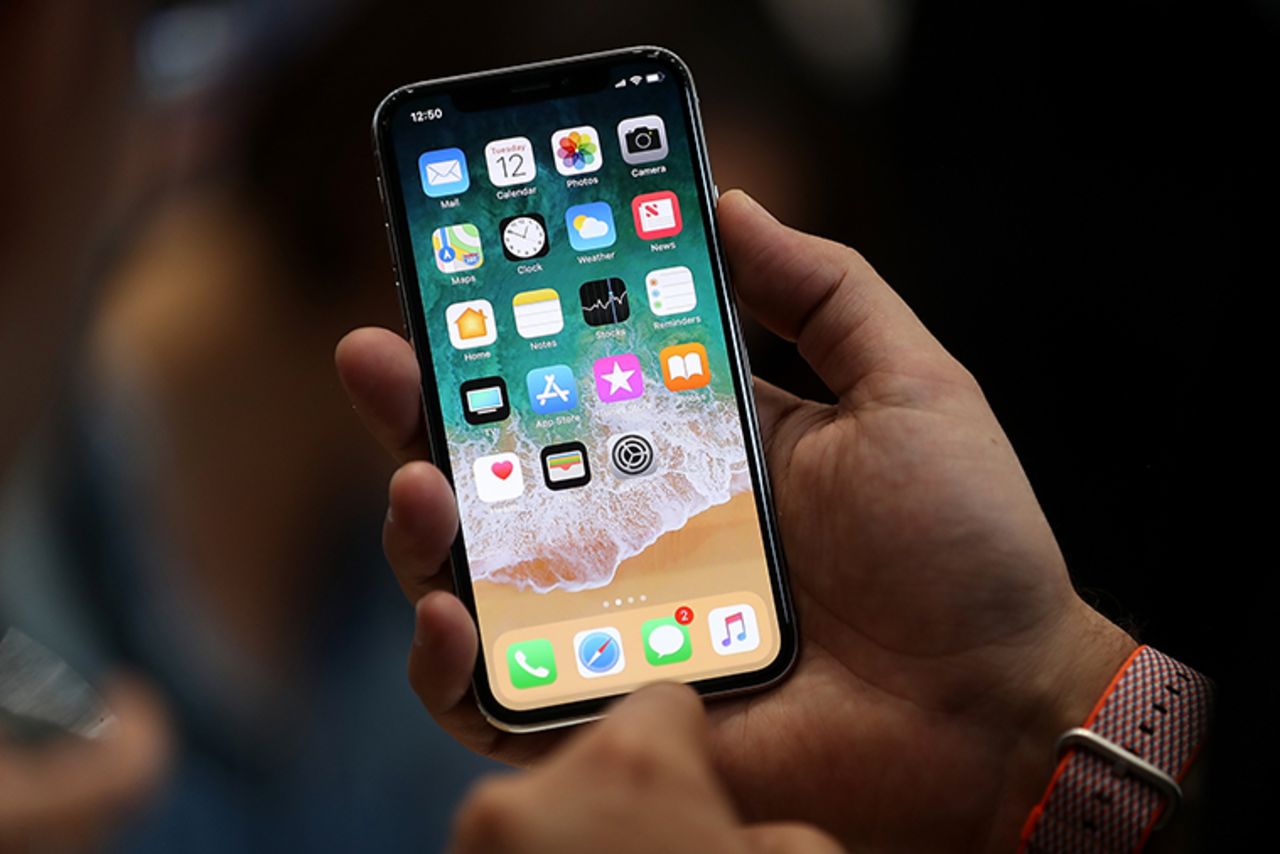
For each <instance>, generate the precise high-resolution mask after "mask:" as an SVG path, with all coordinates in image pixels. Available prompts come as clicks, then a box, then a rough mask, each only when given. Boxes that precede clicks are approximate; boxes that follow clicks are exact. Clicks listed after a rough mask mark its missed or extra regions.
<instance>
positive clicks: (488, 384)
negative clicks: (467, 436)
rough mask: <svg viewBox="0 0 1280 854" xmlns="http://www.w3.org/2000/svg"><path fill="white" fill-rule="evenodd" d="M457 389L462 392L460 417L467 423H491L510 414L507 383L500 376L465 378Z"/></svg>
mask: <svg viewBox="0 0 1280 854" xmlns="http://www.w3.org/2000/svg"><path fill="white" fill-rule="evenodd" d="M458 391H459V392H460V393H461V394H462V417H463V418H465V419H467V423H468V424H492V423H493V422H495V421H502V420H503V419H505V418H506V417H507V416H508V415H510V414H511V401H510V399H509V398H508V397H507V384H506V383H505V382H503V380H502V377H484V378H483V379H478V380H467V381H466V382H465V383H463V384H462V385H461V386H459V387H458Z"/></svg>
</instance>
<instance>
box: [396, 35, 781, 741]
mask: <svg viewBox="0 0 1280 854" xmlns="http://www.w3.org/2000/svg"><path fill="white" fill-rule="evenodd" d="M548 81H549V82H548ZM377 135H378V140H379V150H380V156H381V159H382V163H383V173H384V176H386V180H387V181H388V182H389V183H392V184H394V186H391V187H389V188H388V189H389V190H390V193H389V205H388V207H389V209H390V211H391V217H392V220H393V223H392V227H393V230H394V234H395V237H396V243H397V244H398V249H397V251H396V254H397V255H398V257H399V259H400V263H399V268H400V270H399V272H400V275H401V276H402V278H403V289H404V297H405V301H406V313H407V315H408V316H409V319H410V327H411V331H412V333H413V337H414V343H415V346H416V347H417V348H418V352H419V358H420V360H421V361H422V364H423V370H424V376H425V377H426V380H425V382H424V394H425V396H426V398H427V407H426V408H427V417H428V423H429V426H430V427H431V428H432V433H433V434H434V441H435V443H436V447H437V462H438V463H441V464H442V465H443V467H445V469H446V472H447V473H448V474H449V475H450V476H451V479H452V482H453V484H454V487H455V489H456V492H457V501H458V508H459V512H460V519H461V534H460V538H459V543H458V545H457V546H456V547H455V551H454V562H455V565H456V568H457V570H458V571H459V572H460V573H462V575H463V579H462V581H463V582H464V583H463V584H461V585H460V586H462V587H467V586H469V588H470V589H469V591H468V590H465V589H464V590H460V593H462V594H463V596H464V600H468V601H469V603H470V604H471V605H472V606H473V608H474V611H475V614H476V617H477V620H478V624H479V628H480V637H481V645H482V651H483V659H484V661H483V662H482V667H481V671H480V674H479V675H478V678H477V689H478V691H479V693H480V695H481V704H482V706H485V707H486V709H487V710H488V711H489V712H490V713H491V714H492V715H494V716H495V717H498V718H499V719H500V720H503V721H506V722H508V723H515V724H519V723H536V722H538V721H545V720H551V719H554V718H562V717H565V716H572V715H574V714H583V713H590V712H591V710H592V709H593V708H596V707H598V706H599V701H600V700H602V699H604V698H608V697H612V696H614V695H617V694H621V693H626V692H627V691H629V690H632V689H634V688H635V687H637V686H638V685H640V684H643V683H645V682H650V681H657V680H678V681H684V682H693V683H697V684H698V685H699V687H700V688H702V689H703V690H726V689H733V688H735V687H743V686H749V685H751V684H752V683H753V682H760V681H762V679H767V678H775V677H776V676H777V675H779V674H780V672H781V671H782V670H785V668H786V666H787V664H789V661H790V657H791V655H792V654H793V650H794V637H793V636H792V633H793V627H792V625H791V617H790V615H789V612H788V608H787V607H786V603H785V592H784V590H783V588H782V586H781V577H780V575H781V570H780V566H779V559H778V549H777V547H776V544H775V541H774V537H773V533H772V523H771V515H770V511H769V510H768V500H767V487H766V485H765V483H764V472H763V465H762V462H761V459H760V456H759V449H758V440H757V439H756V438H755V433H754V426H753V425H754V420H753V416H752V414H751V405H750V396H749V394H750V393H749V387H748V386H747V383H749V381H750V380H749V375H748V374H747V373H746V371H745V369H744V367H743V364H742V361H741V356H740V348H739V346H738V345H737V343H736V342H737V340H738V337H737V330H736V322H735V320H734V317H733V314H732V306H731V304H730V302H729V300H728V299H727V297H726V291H725V285H724V282H723V271H722V270H721V267H720V264H719V263H718V260H717V259H718V257H719V256H718V252H717V249H716V242H715V238H714V234H713V227H712V222H713V219H712V217H713V211H712V204H713V194H714V191H713V190H712V188H711V184H710V181H709V179H708V176H707V175H706V174H705V171H704V170H705V166H704V163H705V161H704V159H703V156H702V148H701V146H702V142H701V131H700V125H699V122H698V118H697V112H696V106H695V102H694V98H693V93H692V87H691V84H690V82H689V80H688V78H687V73H686V72H685V70H684V67H683V65H682V64H681V63H679V61H678V60H674V58H673V57H671V56H670V55H669V54H666V53H665V52H660V51H653V50H649V51H634V52H626V53H623V54H614V55H610V56H606V57H603V58H601V57H595V58H589V59H584V60H578V61H572V62H568V63H566V64H560V65H554V66H550V67H549V68H548V67H546V66H543V67H541V68H539V67H534V68H532V69H529V70H526V69H520V70H517V71H515V72H512V73H510V74H507V75H502V74H499V75H488V76H484V77H482V78H473V79H463V80H461V81H455V82H453V83H450V82H447V81H446V82H443V83H436V84H425V85H422V86H416V87H409V88H407V89H402V90H399V91H398V93H397V94H395V95H393V96H392V97H391V98H389V99H388V102H386V103H385V104H384V106H383V108H382V109H381V110H380V111H379V118H378V122H377ZM467 580H469V585H467V584H465V582H466V581H467ZM486 700H488V701H489V702H487V703H486V702H485V701H486ZM494 701H496V703H495V702H494Z"/></svg>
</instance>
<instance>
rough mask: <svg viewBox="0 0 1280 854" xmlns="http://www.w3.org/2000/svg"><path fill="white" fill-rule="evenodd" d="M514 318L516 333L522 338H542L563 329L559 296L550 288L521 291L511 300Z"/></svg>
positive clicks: (562, 313) (562, 314)
mask: <svg viewBox="0 0 1280 854" xmlns="http://www.w3.org/2000/svg"><path fill="white" fill-rule="evenodd" d="M511 309H512V311H513V312H515V316H516V332H519V333H520V336H521V337H522V338H542V337H544V336H547V335H555V334H556V333H557V332H559V331H560V330H562V329H564V312H562V311H561V310H560V294H558V293H556V292H555V291H554V290H552V289H551V288H540V289H538V290H536V291H522V292H521V293H518V294H516V295H515V297H514V298H513V299H512V300H511Z"/></svg>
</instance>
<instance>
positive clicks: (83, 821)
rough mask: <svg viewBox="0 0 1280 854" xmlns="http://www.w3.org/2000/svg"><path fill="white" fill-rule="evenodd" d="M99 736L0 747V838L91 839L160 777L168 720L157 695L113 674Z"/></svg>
mask: <svg viewBox="0 0 1280 854" xmlns="http://www.w3.org/2000/svg"><path fill="white" fill-rule="evenodd" d="M106 701H107V706H108V708H110V709H111V711H112V713H113V715H114V720H113V721H112V722H111V723H110V724H109V725H108V727H107V728H106V729H104V730H103V732H102V733H101V735H100V736H98V737H95V738H93V739H89V740H80V739H76V740H72V739H71V738H68V739H67V740H66V741H63V742H59V743H55V744H51V745H49V746H47V747H43V748H36V749H12V748H9V749H5V750H4V752H3V753H0V837H3V838H5V839H10V840H12V839H17V840H23V839H26V840H30V841H33V842H35V841H39V840H51V839H54V840H56V839H62V840H73V839H74V840H91V839H94V838H95V837H96V836H98V835H99V834H101V833H102V832H104V831H105V830H106V829H107V828H108V827H109V826H111V825H113V824H115V823H116V822H117V821H118V820H119V819H120V814H121V813H122V812H125V811H128V810H129V809H131V808H135V807H137V806H139V805H140V804H141V802H142V801H143V800H144V799H145V797H146V796H147V795H148V794H150V792H151V791H152V790H153V789H154V787H155V786H156V785H157V784H158V782H159V781H160V778H161V777H162V776H163V773H164V770H165V767H166V761H167V758H168V755H169V750H170V743H169V727H168V724H167V719H166V717H165V714H164V711H163V707H162V706H161V704H160V702H159V700H158V699H157V698H156V697H155V695H154V694H152V692H151V691H149V690H148V689H147V688H146V687H145V686H143V685H142V684H140V683H138V682H136V681H134V680H124V679H119V680H117V682H116V683H115V684H114V685H113V686H112V687H110V688H109V689H108V691H107V692H106Z"/></svg>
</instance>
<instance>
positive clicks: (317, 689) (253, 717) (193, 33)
mask: <svg viewBox="0 0 1280 854" xmlns="http://www.w3.org/2000/svg"><path fill="white" fill-rule="evenodd" d="M664 8H665V9H666V10H667V13H666V14H662V15H658V16H657V17H655V18H654V19H653V20H655V21H657V22H659V23H660V24H661V26H660V27H658V28H656V31H655V32H654V33H653V35H652V39H653V40H655V41H664V42H668V43H671V42H676V43H679V42H681V41H683V40H685V39H688V38H690V37H691V35H692V33H693V32H694V31H695V27H696V26H697V25H698V23H699V20H698V18H697V16H693V15H687V14H679V13H678V9H677V6H676V4H668V5H667V6H666V7H664ZM658 11H662V10H658ZM756 14H757V16H762V15H763V13H761V12H757V13H756ZM717 17H718V16H717V14H715V13H707V14H705V15H704V16H703V19H704V20H703V21H702V23H704V24H710V23H711V22H713V21H714V20H716V19H717ZM435 23H436V14H435V12H434V11H433V10H430V9H427V8H426V7H423V6H422V5H421V4H415V3H409V2H402V0H377V2H356V3H332V4H325V5H324V6H322V7H316V6H315V5H314V4H294V3H288V2H272V3H227V4H165V5H163V6H158V7H156V8H153V9H151V10H150V14H149V15H148V16H147V17H146V18H145V20H144V21H143V22H142V24H141V26H140V28H139V30H138V33H139V35H138V49H137V56H138V58H139V62H138V65H139V68H140V74H141V83H142V91H143V94H144V95H145V96H146V101H145V102H144V105H143V106H145V107H146V110H145V112H143V111H139V112H143V115H140V116H139V117H138V118H137V122H138V125H139V127H140V128H141V130H140V131H138V132H137V133H135V135H134V140H133V141H134V145H133V146H132V148H131V150H130V151H128V152H126V154H127V155H128V157H129V160H128V161H126V162H128V163H129V164H130V166H131V169H132V171H133V172H134V173H136V174H138V175H139V176H140V179H139V180H140V183H141V184H142V185H143V186H144V188H145V189H146V192H143V193H138V194H136V195H135V196H134V203H133V204H132V206H131V207H130V208H129V209H127V210H125V211H124V212H122V213H120V214H118V215H117V216H116V217H115V221H114V223H113V225H114V228H113V230H112V233H111V242H110V246H109V247H108V248H109V251H107V252H103V253H101V254H100V255H99V269H98V271H97V277H98V278H99V279H101V280H102V292H103V296H104V299H103V301H102V307H101V310H100V314H99V316H98V317H97V319H96V322H95V323H94V325H93V328H92V330H91V334H90V337H89V343H88V346H87V348H86V354H85V356H84V358H83V362H82V367H81V368H80V369H79V371H78V376H77V379H76V383H75V389H76V393H75V395H74V397H73V399H72V401H71V403H70V405H69V406H68V407H67V409H66V412H65V413H64V417H63V418H61V419H60V420H59V421H58V422H56V432H51V434H50V435H48V436H46V437H45V441H44V442H43V443H42V445H43V447H42V448H39V449H38V450H39V451H40V453H38V454H34V455H33V456H32V459H29V460H28V461H27V462H28V465H27V466H26V467H25V470H24V472H23V476H22V477H19V478H17V479H15V482H14V483H13V484H12V485H11V487H10V490H9V500H8V502H7V504H8V507H9V508H10V510H9V512H8V513H6V514H5V519H4V520H3V524H4V528H3V531H4V533H3V546H2V547H0V590H3V591H4V595H5V599H6V606H5V607H6V610H12V611H13V612H14V613H19V614H21V615H22V616H23V618H24V623H25V624H27V625H29V626H30V627H31V629H32V631H33V632H34V633H35V634H36V635H37V636H39V637H40V638H41V639H43V640H45V641H47V642H49V643H50V644H51V645H53V646H55V647H56V648H58V649H59V651H60V652H62V653H63V654H65V655H67V656H68V657H69V658H70V659H71V660H72V661H73V662H76V663H77V664H84V665H85V666H87V667H93V666H96V665H97V663H99V662H101V661H105V660H124V661H128V662H130V663H132V664H133V665H134V666H136V667H138V668H139V669H142V670H144V671H145V672H147V673H149V674H151V675H152V676H153V677H154V678H155V679H156V680H157V681H158V682H159V683H160V684H161V685H162V686H163V687H164V689H165V690H166V692H167V693H168V695H169V696H170V698H171V700H172V703H173V706H174V709H175V712H176V714H177V718H178V723H179V726H180V730H181V734H182V737H183V749H182V752H181V754H180V757H179V761H178V762H177V764H176V767H175V770H174V775H173V778H172V781H171V783H170V785H169V787H168V788H167V789H166V790H165V791H164V792H163V793H162V795H161V797H159V798H158V799H157V801H156V802H155V804H154V805H153V806H152V808H151V809H150V811H149V812H148V813H147V814H146V815H145V817H144V818H143V820H142V821H140V822H139V823H137V824H136V825H135V826H134V827H132V828H131V829H130V830H129V832H128V833H127V835H126V836H125V837H124V840H123V842H124V844H125V847H127V848H130V849H131V850H172V849H174V848H182V849H183V850H188V851H192V850H225V849H228V848H233V849H237V850H239V849H249V850H267V849H274V848H279V847H282V846H284V845H286V844H288V845H294V846H299V847H303V848H305V849H308V850H326V849H333V850H343V849H349V848H352V847H357V846H362V845H372V846H374V847H376V848H379V849H388V850H392V849H399V848H413V849H420V848H422V847H426V848H433V847H436V846H437V845H438V844H440V843H441V842H442V841H443V838H444V837H443V834H444V828H445V827H446V825H447V820H448V817H449V815H450V813H451V811H452V807H453V804H454V803H455V802H456V800H457V798H458V797H459V795H460V794H461V792H462V791H464V790H465V788H466V787H467V785H468V782H469V780H470V779H472V778H473V777H474V776H475V775H476V774H477V773H478V772H479V771H480V770H484V769H485V768H487V767H489V766H488V763H486V762H485V761H484V760H480V759H478V758H476V757H473V756H472V755H471V754H469V753H466V752H465V751H463V750H461V749H460V748H459V747H457V746H456V745H455V744H454V743H453V742H452V740H450V739H448V738H447V737H446V736H444V735H443V734H440V733H438V732H437V731H436V730H435V729H434V728H432V727H430V726H428V725H426V724H425V722H424V721H423V720H422V718H421V716H420V714H419V713H418V711H417V709H416V708H415V701H414V700H413V697H412V694H411V693H410V692H408V691H407V690H405V686H404V683H403V652H402V650H403V641H404V637H403V636H402V635H403V632H404V631H406V630H407V629H406V627H405V626H404V625H403V623H402V621H400V620H398V619H397V616H398V613H399V605H398V600H397V595H396V593H395V592H394V589H393V587H392V585H391V584H390V583H389V579H388V578H387V577H386V573H385V572H384V571H383V570H382V569H381V564H382V560H383V559H382V556H381V553H380V550H379V543H378V542H377V539H376V530H377V526H376V524H375V519H376V517H372V518H371V516H370V514H377V513H380V510H379V508H380V506H381V504H382V501H383V488H384V487H383V484H384V483H385V478H386V476H387V475H388V472H389V470H388V467H387V466H386V464H385V463H384V461H383V459H382V457H381V455H380V454H379V452H378V451H377V449H376V448H375V447H374V446H373V445H372V444H371V443H369V442H368V441H367V439H366V438H365V437H364V436H363V435H362V433H361V431H360V427H359V424H358V422H357V420H356V419H355V418H354V417H353V416H352V414H351V413H350V409H349V405H348V404H347V403H346V400H345V397H344V396H343V394H342V392H341V390H340V388H339V386H338V384H337V382H336V380H335V378H334V377H333V374H332V370H331V361H330V354H331V352H332V346H333V343H334V341H336V340H337V339H338V338H339V337H340V335H341V334H342V333H343V332H344V331H346V330H347V329H350V328H351V327H353V326H358V325H365V324H380V325H394V324H395V323H396V312H397V308H396V305H395V301H394V291H393V289H392V288H391V287H390V273H389V264H388V258H387V252H386V244H385V239H384V236H383V234H382V229H381V226H380V223H379V221H378V203H377V196H376V192H375V186H374V182H373V180H372V175H373V168H372V159H371V153H370V145H369V136H368V127H369V119H370V117H371V115H372V111H373V108H374V106H376V104H377V103H378V101H379V100H380V99H381V97H382V96H383V95H385V94H386V92H388V91H390V90H391V89H392V88H394V87H395V86H397V85H400V84H402V83H404V82H405V81H407V80H412V79H422V78H427V77H432V76H439V75H444V74H451V73H456V72H457V71H459V70H460V69H464V68H472V69H475V68H481V67H484V66H488V65H501V64H508V63H513V62H522V61H531V60H534V59H539V58H544V57H546V56H548V55H554V54H562V53H572V52H575V51H582V50H585V49H589V48H593V47H597V46H604V45H606V44H608V43H622V42H624V41H626V40H628V39H629V38H633V37H634V34H632V33H629V32H628V27H627V22H626V21H624V20H623V19H622V18H621V17H615V18H610V19H608V20H604V21H602V22H601V24H600V26H599V27H598V28H597V32H596V33H595V34H594V36H593V38H594V39H598V40H599V41H598V42H593V44H591V45H584V44H582V43H581V42H580V41H579V40H578V37H577V34H576V33H575V32H570V31H567V30H564V29H563V28H561V27H559V26H557V25H556V24H555V22H554V21H553V20H551V19H548V20H546V21H545V22H543V26H544V31H543V32H541V33H538V32H536V28H535V29H534V30H531V28H530V27H529V26H528V22H525V23H522V24H520V25H519V26H517V24H516V22H515V21H511V22H509V24H508V25H506V26H505V27H497V28H495V29H492V30H490V31H489V34H488V35H489V37H488V38H487V40H486V44H485V45H484V50H483V51H481V50H476V49H475V47H474V43H471V42H467V43H465V44H463V43H456V44H453V45H452V46H449V45H443V46H441V45H436V46H435V47H433V49H432V50H431V51H426V50H424V49H423V48H422V45H423V44H424V43H427V42H428V41H430V40H431V36H430V34H431V33H432V32H433V26H434V24H435ZM737 26H740V27H743V28H744V29H745V28H746V25H745V24H738V25H737ZM531 36H537V38H535V39H532V40H531V38H530V37H531ZM697 52H698V49H696V48H695V50H694V53H697ZM708 64H710V63H708ZM737 64H738V63H734V62H727V63H726V62H717V63H715V64H710V65H711V67H712V68H714V67H722V68H732V67H735V66H736V65H737ZM743 73H744V74H745V72H743ZM736 76H738V77H739V78H740V79H739V80H738V82H739V83H741V82H742V79H746V78H742V76H741V75H736ZM751 79H754V80H758V81H759V82H760V86H761V87H763V86H765V85H766V84H765V83H764V78H763V74H762V73H761V72H760V71H756V72H754V73H753V75H752V77H751ZM760 91H761V89H760V88H756V89H755V90H753V94H755V95H757V96H758V94H759V92H760ZM744 94H745V90H744ZM777 100H778V101H779V102H781V101H782V100H783V99H782V98H778V99H777ZM749 114H750V106H749V104H748V103H747V100H746V99H745V98H743V99H723V100H722V102H721V106H720V107H719V112H718V113H717V114H715V115H713V116H712V117H710V119H709V120H710V121H711V122H712V126H713V127H715V126H717V125H718V126H720V127H722V128H724V131H723V132H722V133H723V136H724V137H727V138H733V134H732V132H731V130H730V127H731V126H732V125H735V124H736V125H739V126H741V125H743V124H746V125H750V124H751V123H752V120H751V119H750V116H749ZM779 132H780V131H779V130H777V129H771V128H769V129H767V128H761V129H759V131H758V133H757V134H756V135H755V137H754V138H753V142H752V144H750V145H746V146H736V147H733V148H728V149H723V151H724V154H725V157H724V160H725V162H726V164H727V168H728V171H729V174H730V175H732V174H733V173H734V172H736V171H739V170H742V171H752V172H760V173H768V174H775V175H776V170H769V169H768V168H767V165H768V164H767V161H766V160H765V159H764V158H766V157H767V148H768V143H767V141H768V140H769V139H770V138H771V137H772V138H774V141H775V142H776V143H777V144H781V142H782V140H781V138H780V137H779V136H778V135H779ZM762 142H764V145H763V147H762V146H761V143H762ZM734 164H737V165H734ZM805 174H806V173H805V172H804V170H803V169H797V170H795V171H794V174H793V175H791V176H788V178H787V180H783V179H782V176H777V179H776V180H773V181H765V182H763V183H764V187H765V192H766V193H768V192H769V189H770V188H772V195H773V196H775V197H776V199H777V201H778V203H779V204H780V206H781V207H783V208H784V209H787V208H794V207H796V206H797V205H798V204H799V200H800V199H801V198H803V197H804V195H805V191H804V190H803V187H804V186H805V181H804V176H805ZM788 202H790V204H788Z"/></svg>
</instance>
